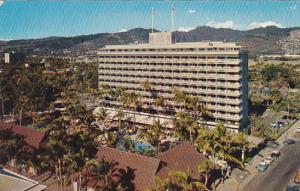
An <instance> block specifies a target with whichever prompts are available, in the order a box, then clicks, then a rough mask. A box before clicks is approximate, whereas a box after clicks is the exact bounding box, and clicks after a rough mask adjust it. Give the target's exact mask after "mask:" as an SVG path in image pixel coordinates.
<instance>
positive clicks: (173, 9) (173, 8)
mask: <svg viewBox="0 0 300 191" xmlns="http://www.w3.org/2000/svg"><path fill="white" fill-rule="evenodd" d="M174 13H175V7H174V6H173V7H172V30H171V32H173V31H174Z"/></svg>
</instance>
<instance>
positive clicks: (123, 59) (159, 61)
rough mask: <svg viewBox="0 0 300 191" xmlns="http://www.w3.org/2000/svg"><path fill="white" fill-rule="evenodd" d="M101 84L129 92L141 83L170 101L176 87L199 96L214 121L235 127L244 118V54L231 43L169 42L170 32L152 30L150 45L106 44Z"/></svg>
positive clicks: (244, 121) (240, 125)
mask: <svg viewBox="0 0 300 191" xmlns="http://www.w3.org/2000/svg"><path fill="white" fill-rule="evenodd" d="M98 58H99V60H98V61H99V69H98V72H99V87H100V88H101V87H102V86H101V85H104V84H105V85H108V86H109V87H111V88H116V87H118V86H121V87H124V88H125V89H127V90H133V91H135V92H136V93H139V94H141V95H143V96H144V97H143V99H144V100H146V99H149V97H148V95H146V94H147V93H145V92H144V88H143V86H142V82H149V83H150V84H151V86H152V87H153V88H154V89H155V90H156V91H157V92H158V94H159V96H163V97H165V98H166V99H167V100H169V101H171V100H172V90H173V88H174V87H176V88H178V89H180V90H182V91H184V92H186V94H189V95H195V96H199V97H201V99H202V101H203V102H204V103H205V105H206V107H207V108H208V110H209V112H210V114H211V115H212V120H211V121H208V125H209V126H212V127H213V126H215V125H216V124H218V123H223V124H224V125H225V127H227V128H228V129H230V130H233V131H238V130H241V129H242V128H245V127H246V126H247V122H248V53H247V51H246V50H243V47H241V46H239V45H237V44H236V43H231V42H184V43H173V42H172V34H171V33H170V32H160V33H150V34H149V43H148V44H129V45H107V46H105V47H104V48H102V49H101V50H100V51H99V52H98Z"/></svg>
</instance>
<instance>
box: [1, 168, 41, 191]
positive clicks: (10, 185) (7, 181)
mask: <svg viewBox="0 0 300 191" xmlns="http://www.w3.org/2000/svg"><path fill="white" fill-rule="evenodd" d="M45 189H46V186H43V185H40V184H39V183H38V182H36V181H34V180H31V179H29V178H26V177H24V176H21V175H19V174H16V173H14V172H12V171H9V170H7V169H4V168H2V167H0V190H1V191H43V190H45Z"/></svg>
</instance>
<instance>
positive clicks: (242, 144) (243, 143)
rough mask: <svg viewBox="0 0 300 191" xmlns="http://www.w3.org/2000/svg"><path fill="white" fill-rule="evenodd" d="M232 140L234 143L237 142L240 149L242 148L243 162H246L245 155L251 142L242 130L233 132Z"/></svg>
mask: <svg viewBox="0 0 300 191" xmlns="http://www.w3.org/2000/svg"><path fill="white" fill-rule="evenodd" d="M231 140H232V141H233V143H235V144H237V145H238V147H239V149H240V150H241V159H242V162H245V155H246V152H247V150H248V149H249V147H250V146H251V144H250V142H248V141H247V140H246V138H245V134H244V133H242V132H240V133H237V134H233V135H232V136H231Z"/></svg>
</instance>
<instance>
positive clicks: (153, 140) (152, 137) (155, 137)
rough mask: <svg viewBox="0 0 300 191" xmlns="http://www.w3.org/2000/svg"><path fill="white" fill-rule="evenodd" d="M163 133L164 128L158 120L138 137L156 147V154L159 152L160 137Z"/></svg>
mask: <svg viewBox="0 0 300 191" xmlns="http://www.w3.org/2000/svg"><path fill="white" fill-rule="evenodd" d="M163 132H164V127H163V125H162V124H161V123H160V120H159V119H158V120H157V121H155V122H154V125H153V126H149V128H148V129H147V130H146V131H144V132H142V133H140V134H139V135H138V138H139V139H142V140H146V141H147V142H149V143H150V144H152V145H154V146H155V147H156V154H158V153H159V151H160V142H161V135H162V134H163Z"/></svg>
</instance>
